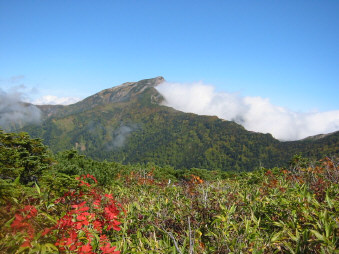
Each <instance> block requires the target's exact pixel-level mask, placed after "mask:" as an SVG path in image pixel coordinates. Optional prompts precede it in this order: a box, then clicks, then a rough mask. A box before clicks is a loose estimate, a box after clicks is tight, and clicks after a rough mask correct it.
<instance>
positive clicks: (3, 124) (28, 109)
mask: <svg viewBox="0 0 339 254" xmlns="http://www.w3.org/2000/svg"><path fill="white" fill-rule="evenodd" d="M21 100H22V94H21V93H20V92H18V91H15V90H12V91H10V92H5V91H3V90H1V89H0V128H1V129H4V130H7V131H9V130H11V129H12V128H18V127H21V126H23V125H25V124H32V123H39V122H40V115H41V112H40V110H39V109H38V108H37V107H35V106H34V105H32V104H27V103H23V102H22V101H21Z"/></svg>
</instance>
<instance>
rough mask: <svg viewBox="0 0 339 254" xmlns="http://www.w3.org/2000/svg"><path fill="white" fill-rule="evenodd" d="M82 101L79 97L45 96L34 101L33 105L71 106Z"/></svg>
mask: <svg viewBox="0 0 339 254" xmlns="http://www.w3.org/2000/svg"><path fill="white" fill-rule="evenodd" d="M80 100H81V99H80V98H78V97H58V96H55V95H45V96H42V97H40V98H38V99H36V100H34V101H32V103H33V104H35V105H44V104H48V105H69V104H74V103H76V102H78V101H80Z"/></svg>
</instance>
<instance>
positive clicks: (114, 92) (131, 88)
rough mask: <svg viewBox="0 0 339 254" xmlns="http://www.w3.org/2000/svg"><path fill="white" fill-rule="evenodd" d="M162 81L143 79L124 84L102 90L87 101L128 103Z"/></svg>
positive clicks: (161, 79)
mask: <svg viewBox="0 0 339 254" xmlns="http://www.w3.org/2000/svg"><path fill="white" fill-rule="evenodd" d="M164 81H165V79H164V78H163V77H161V76H159V77H155V78H151V79H143V80H140V81H138V82H126V83H123V84H122V85H119V86H114V87H112V88H108V89H105V90H102V91H101V92H99V93H96V94H95V95H93V96H91V97H88V98H87V99H90V98H92V99H95V100H100V101H101V102H104V103H115V102H123V101H128V100H129V99H130V98H131V97H133V96H136V95H139V94H141V93H142V92H143V91H145V90H146V89H147V88H152V87H156V86H157V85H159V84H161V83H162V82H164ZM87 99H85V100H87Z"/></svg>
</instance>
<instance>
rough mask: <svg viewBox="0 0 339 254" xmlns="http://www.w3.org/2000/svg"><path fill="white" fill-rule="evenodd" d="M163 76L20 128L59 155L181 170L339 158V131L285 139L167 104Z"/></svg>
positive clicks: (56, 109) (45, 111) (45, 109)
mask: <svg viewBox="0 0 339 254" xmlns="http://www.w3.org/2000/svg"><path fill="white" fill-rule="evenodd" d="M163 81H164V78H162V77H157V78H154V79H146V80H141V81H139V82H129V83H124V84H122V85H120V86H117V87H113V88H110V89H106V90H103V91H101V92H99V93H97V94H95V95H93V96H90V97H88V98H86V99H84V100H82V101H80V102H78V103H76V104H73V105H69V106H51V105H44V106H39V108H40V110H41V111H42V115H43V117H42V119H43V122H42V124H41V125H30V126H25V127H24V128H22V129H20V131H27V132H28V133H29V134H30V135H32V136H33V137H39V138H42V139H43V140H44V143H45V144H46V145H48V146H49V147H50V148H51V149H52V150H53V151H55V152H56V151H61V150H64V149H71V148H76V149H77V150H79V151H80V152H81V153H83V154H85V155H88V156H90V157H92V158H94V159H100V160H104V159H107V160H115V161H119V162H122V163H146V162H149V161H152V162H155V163H156V164H159V165H166V164H169V165H172V166H174V167H176V168H191V167H199V168H208V169H222V170H252V169H253V168H255V167H259V166H264V167H272V166H281V165H284V164H286V163H287V162H288V161H289V160H290V158H291V156H293V155H294V154H296V153H302V154H304V155H306V156H312V157H317V158H319V157H322V156H323V155H331V154H338V153H339V132H336V133H333V134H331V135H327V136H325V137H324V138H319V139H307V140H303V141H294V142H280V141H278V140H276V139H274V138H273V137H272V136H271V135H270V134H262V133H255V132H250V131H247V130H245V129H244V128H243V127H242V126H240V125H238V124H236V123H234V122H232V121H225V120H222V119H219V118H217V117H213V116H200V115H196V114H190V113H184V112H180V111H177V110H175V109H173V108H170V107H166V106H162V105H161V102H162V100H163V97H162V96H161V95H160V94H159V93H158V92H157V90H156V89H155V88H154V87H155V86H157V85H158V84H160V83H161V82H163Z"/></svg>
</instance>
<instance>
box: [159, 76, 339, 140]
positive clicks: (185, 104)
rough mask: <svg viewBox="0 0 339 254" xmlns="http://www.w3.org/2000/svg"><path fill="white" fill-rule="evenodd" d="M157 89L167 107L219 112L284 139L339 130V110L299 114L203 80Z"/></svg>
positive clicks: (200, 111) (161, 85)
mask: <svg viewBox="0 0 339 254" xmlns="http://www.w3.org/2000/svg"><path fill="white" fill-rule="evenodd" d="M156 88H157V90H158V91H159V92H160V93H161V94H162V95H163V96H164V98H165V102H164V105H166V106H170V107H173V108H175V109H177V110H180V111H184V112H190V113H195V114H199V115H215V116H218V117H219V118H222V119H225V120H231V121H235V122H236V123H239V124H241V125H242V126H244V127H245V128H246V129H247V130H250V131H255V132H261V133H271V134H272V135H273V136H274V137H275V138H277V139H280V140H284V141H290V140H298V139H302V138H305V137H308V136H313V135H317V134H326V133H330V132H334V131H338V130H339V110H336V111H328V112H312V113H297V112H293V111H291V110H288V109H286V108H283V107H279V106H276V105H273V104H272V103H271V102H270V101H269V99H265V98H261V97H243V96H240V95H238V94H234V93H226V92H216V91H215V88H214V87H213V86H211V85H206V84H203V83H202V82H198V83H191V84H182V83H168V82H165V83H162V84H160V85H159V86H157V87H156Z"/></svg>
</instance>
